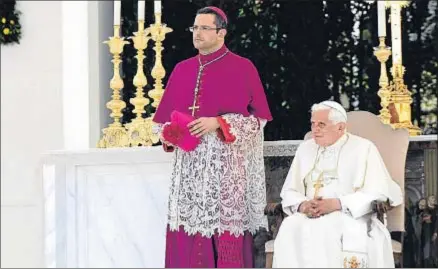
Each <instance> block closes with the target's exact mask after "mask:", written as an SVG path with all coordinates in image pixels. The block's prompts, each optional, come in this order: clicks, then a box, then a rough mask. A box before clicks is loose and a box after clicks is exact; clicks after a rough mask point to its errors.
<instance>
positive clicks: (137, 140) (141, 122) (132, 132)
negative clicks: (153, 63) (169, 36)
mask: <svg viewBox="0 0 438 269" xmlns="http://www.w3.org/2000/svg"><path fill="white" fill-rule="evenodd" d="M130 39H132V40H133V42H134V47H135V48H136V49H137V56H136V58H137V73H136V75H135V76H134V81H133V84H134V85H135V87H136V89H137V91H136V94H135V98H131V99H130V103H131V104H132V105H134V107H135V109H134V113H136V115H137V116H136V118H135V119H133V120H132V122H130V123H128V124H126V125H125V127H126V129H127V131H128V140H129V145H130V146H134V147H135V146H140V145H142V146H151V145H152V144H153V142H152V141H151V139H150V137H149V135H148V126H147V123H146V121H145V119H144V118H143V117H142V114H143V113H145V112H146V110H145V106H146V105H147V104H149V99H147V98H145V97H144V94H143V88H144V87H145V86H146V85H147V79H146V76H145V74H144V71H143V60H144V59H145V56H144V50H145V49H146V48H147V45H148V41H149V39H150V36H149V30H148V29H146V30H145V29H144V20H140V21H138V31H137V32H135V33H134V36H132V37H130Z"/></svg>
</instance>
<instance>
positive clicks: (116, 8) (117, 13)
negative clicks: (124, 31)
mask: <svg viewBox="0 0 438 269" xmlns="http://www.w3.org/2000/svg"><path fill="white" fill-rule="evenodd" d="M121 9H122V1H114V25H120V14H121Z"/></svg>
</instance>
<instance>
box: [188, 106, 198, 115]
mask: <svg viewBox="0 0 438 269" xmlns="http://www.w3.org/2000/svg"><path fill="white" fill-rule="evenodd" d="M189 109H190V110H191V111H192V116H195V110H198V109H199V106H195V103H193V106H189Z"/></svg>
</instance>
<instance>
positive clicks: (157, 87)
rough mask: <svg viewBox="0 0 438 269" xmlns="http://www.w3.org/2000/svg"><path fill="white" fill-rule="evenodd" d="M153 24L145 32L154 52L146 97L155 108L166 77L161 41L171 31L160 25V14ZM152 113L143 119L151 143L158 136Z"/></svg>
mask: <svg viewBox="0 0 438 269" xmlns="http://www.w3.org/2000/svg"><path fill="white" fill-rule="evenodd" d="M154 15H155V23H154V24H151V25H150V26H149V27H148V28H147V30H148V31H149V32H150V33H151V37H152V40H153V41H154V42H155V45H154V48H153V50H154V51H155V64H154V67H153V68H152V72H151V76H152V77H153V78H154V80H155V83H154V88H153V89H152V90H150V91H149V92H148V96H149V97H151V98H152V99H153V102H152V104H151V105H152V107H154V108H157V107H158V105H159V103H160V101H161V98H162V97H163V94H164V89H163V82H162V80H163V78H164V77H165V76H166V70H165V69H164V67H163V63H162V51H163V49H164V48H163V45H162V44H163V41H164V39H165V38H166V34H168V33H171V32H172V31H173V29H171V28H169V27H167V26H166V24H162V23H161V13H155V14H154ZM153 116H154V113H152V115H151V116H150V117H148V118H146V119H145V121H146V123H147V126H148V131H147V132H148V137H149V139H150V140H151V141H153V143H157V142H158V141H159V135H158V134H157V133H156V132H154V131H153V125H154V122H153V121H152V119H153Z"/></svg>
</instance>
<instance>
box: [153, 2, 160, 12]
mask: <svg viewBox="0 0 438 269" xmlns="http://www.w3.org/2000/svg"><path fill="white" fill-rule="evenodd" d="M154 13H161V1H154Z"/></svg>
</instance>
